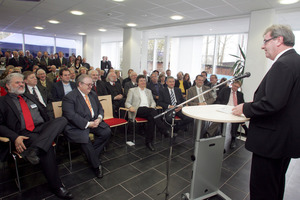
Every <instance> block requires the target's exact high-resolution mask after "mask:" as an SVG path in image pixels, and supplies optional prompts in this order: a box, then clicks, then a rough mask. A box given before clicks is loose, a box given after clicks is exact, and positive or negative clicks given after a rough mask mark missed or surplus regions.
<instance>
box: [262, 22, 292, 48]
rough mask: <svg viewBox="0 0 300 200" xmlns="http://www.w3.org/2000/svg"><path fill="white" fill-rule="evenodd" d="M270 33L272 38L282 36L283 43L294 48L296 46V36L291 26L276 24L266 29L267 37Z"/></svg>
mask: <svg viewBox="0 0 300 200" xmlns="http://www.w3.org/2000/svg"><path fill="white" fill-rule="evenodd" d="M268 32H270V35H271V37H272V38H276V37H279V36H282V37H283V43H284V44H285V45H286V46H289V47H293V46H294V45H295V35H294V33H293V31H292V29H291V27H290V26H287V25H281V24H274V25H272V26H270V27H269V28H267V29H266V31H265V32H264V35H266V34H267V33H268Z"/></svg>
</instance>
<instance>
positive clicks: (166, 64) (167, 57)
mask: <svg viewBox="0 0 300 200" xmlns="http://www.w3.org/2000/svg"><path fill="white" fill-rule="evenodd" d="M163 59H164V60H163V61H164V71H166V70H167V69H168V67H169V62H170V36H166V37H165V47H164V58H163Z"/></svg>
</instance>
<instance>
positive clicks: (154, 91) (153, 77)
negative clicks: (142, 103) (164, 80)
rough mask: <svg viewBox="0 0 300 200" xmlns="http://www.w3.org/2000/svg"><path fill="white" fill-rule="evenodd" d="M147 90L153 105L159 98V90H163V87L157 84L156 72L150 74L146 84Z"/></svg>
mask: <svg viewBox="0 0 300 200" xmlns="http://www.w3.org/2000/svg"><path fill="white" fill-rule="evenodd" d="M147 88H148V89H149V90H151V92H152V95H153V99H154V101H155V103H157V101H158V98H159V90H160V89H162V88H163V85H162V84H159V83H158V76H157V73H156V72H152V74H151V81H150V83H148V84H147Z"/></svg>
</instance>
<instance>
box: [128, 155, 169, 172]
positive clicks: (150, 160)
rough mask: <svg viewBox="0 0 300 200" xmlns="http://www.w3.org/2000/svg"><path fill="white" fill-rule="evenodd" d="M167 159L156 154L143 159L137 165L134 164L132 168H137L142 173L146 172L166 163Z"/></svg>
mask: <svg viewBox="0 0 300 200" xmlns="http://www.w3.org/2000/svg"><path fill="white" fill-rule="evenodd" d="M166 160H167V158H165V157H164V156H162V155H160V154H154V155H151V156H149V157H147V158H144V159H141V160H139V161H137V162H135V163H133V164H132V166H134V167H136V168H137V169H138V170H140V171H146V170H148V169H150V168H152V167H155V166H157V165H159V164H161V163H162V162H165V161H166Z"/></svg>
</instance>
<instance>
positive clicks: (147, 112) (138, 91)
mask: <svg viewBox="0 0 300 200" xmlns="http://www.w3.org/2000/svg"><path fill="white" fill-rule="evenodd" d="M131 74H132V73H131ZM137 82H138V87H135V88H131V89H130V90H129V92H128V96H127V99H126V102H125V106H126V108H128V109H129V113H128V115H129V116H128V118H130V119H135V117H143V118H146V119H147V120H148V126H147V130H146V136H145V144H146V146H147V147H148V148H149V149H150V150H151V151H154V150H155V149H154V145H153V136H154V127H155V125H157V128H158V130H159V131H160V132H161V133H162V134H164V135H165V137H169V135H170V132H169V130H168V128H167V127H166V126H165V124H164V123H163V121H162V120H161V118H157V119H154V117H155V116H156V115H157V114H158V113H157V111H156V110H155V107H156V103H155V101H154V99H153V96H152V93H151V91H150V90H149V89H147V88H146V83H147V81H146V78H145V76H144V75H139V76H138V77H137Z"/></svg>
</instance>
